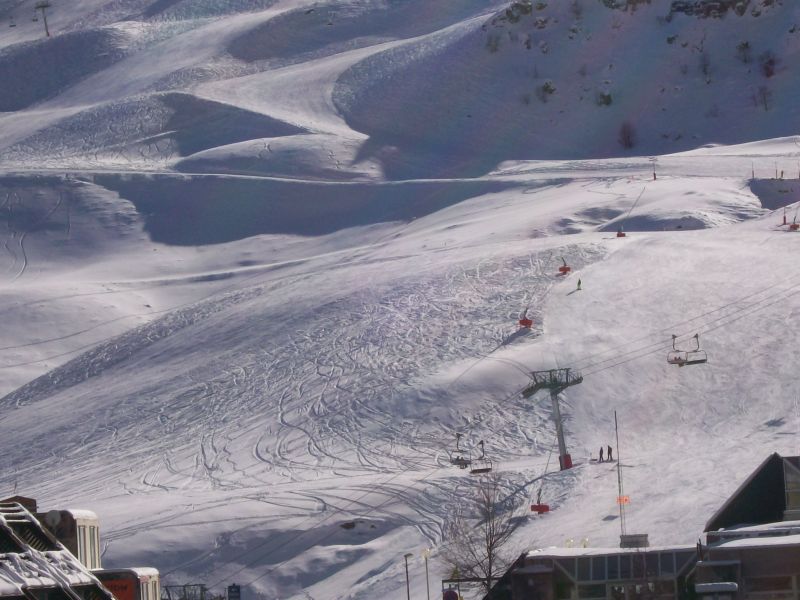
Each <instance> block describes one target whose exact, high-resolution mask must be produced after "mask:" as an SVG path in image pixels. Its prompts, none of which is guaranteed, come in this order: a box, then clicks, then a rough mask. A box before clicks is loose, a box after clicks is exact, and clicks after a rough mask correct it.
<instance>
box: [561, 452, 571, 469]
mask: <svg viewBox="0 0 800 600" xmlns="http://www.w3.org/2000/svg"><path fill="white" fill-rule="evenodd" d="M558 464H559V465H560V466H561V470H562V471H566V470H567V469H571V468H572V457H571V456H570V455H569V454H565V455H564V456H559V457H558Z"/></svg>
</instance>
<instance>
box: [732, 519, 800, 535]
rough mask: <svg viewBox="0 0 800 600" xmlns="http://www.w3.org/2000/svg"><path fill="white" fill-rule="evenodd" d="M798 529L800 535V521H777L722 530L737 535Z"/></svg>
mask: <svg viewBox="0 0 800 600" xmlns="http://www.w3.org/2000/svg"><path fill="white" fill-rule="evenodd" d="M793 529H797V530H798V533H800V521H776V522H774V523H762V524H760V525H739V526H737V527H728V528H726V529H721V530H720V531H721V532H736V533H748V532H759V531H770V532H774V531H785V530H793Z"/></svg>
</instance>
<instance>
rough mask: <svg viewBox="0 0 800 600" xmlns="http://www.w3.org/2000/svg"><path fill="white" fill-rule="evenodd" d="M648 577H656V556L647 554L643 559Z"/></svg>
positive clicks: (652, 553)
mask: <svg viewBox="0 0 800 600" xmlns="http://www.w3.org/2000/svg"><path fill="white" fill-rule="evenodd" d="M645 561H646V566H647V576H648V577H658V554H655V553H654V552H649V553H648V554H647V557H646V559H645Z"/></svg>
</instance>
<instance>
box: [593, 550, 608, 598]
mask: <svg viewBox="0 0 800 600" xmlns="http://www.w3.org/2000/svg"><path fill="white" fill-rule="evenodd" d="M605 580H606V557H605V556H593V557H592V581H605ZM603 596H605V594H603Z"/></svg>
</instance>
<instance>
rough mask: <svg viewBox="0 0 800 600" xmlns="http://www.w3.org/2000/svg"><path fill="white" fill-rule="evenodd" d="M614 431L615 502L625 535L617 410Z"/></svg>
mask: <svg viewBox="0 0 800 600" xmlns="http://www.w3.org/2000/svg"><path fill="white" fill-rule="evenodd" d="M614 433H615V435H616V438H617V488H618V490H619V496H618V497H617V504H619V526H620V530H621V531H622V535H625V505H624V504H623V503H622V496H623V493H622V471H621V467H622V460H621V459H620V457H619V426H618V425H617V411H614Z"/></svg>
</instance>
